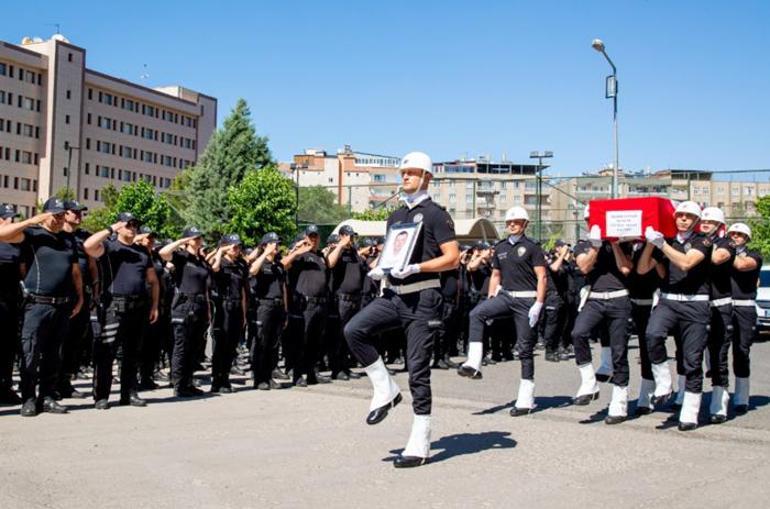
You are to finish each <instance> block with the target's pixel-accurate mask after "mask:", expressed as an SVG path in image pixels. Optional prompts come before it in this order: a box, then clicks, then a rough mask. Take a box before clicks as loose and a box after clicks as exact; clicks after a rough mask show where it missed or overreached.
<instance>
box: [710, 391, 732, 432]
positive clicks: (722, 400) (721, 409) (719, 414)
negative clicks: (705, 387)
mask: <svg viewBox="0 0 770 509" xmlns="http://www.w3.org/2000/svg"><path fill="white" fill-rule="evenodd" d="M729 402H730V393H728V392H727V388H726V387H720V386H716V387H714V388H713V389H712V390H711V405H710V406H709V414H711V423H712V424H720V423H723V422H725V421H726V420H727V404H728V403H729Z"/></svg>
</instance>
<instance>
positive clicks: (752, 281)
mask: <svg viewBox="0 0 770 509" xmlns="http://www.w3.org/2000/svg"><path fill="white" fill-rule="evenodd" d="M727 234H728V235H729V236H730V239H732V241H733V243H734V244H735V245H736V249H735V250H736V256H735V260H734V261H733V267H732V268H733V270H732V272H731V280H732V297H733V315H734V321H733V324H734V328H733V345H734V346H733V374H734V375H735V393H734V394H733V408H734V409H735V413H736V414H744V413H746V411H747V410H748V408H749V377H750V375H751V363H750V358H749V353H750V351H751V344H752V343H753V342H754V340H755V339H756V336H757V308H756V302H755V299H756V298H757V283H758V282H759V272H760V270H761V268H762V256H761V255H760V254H759V253H758V252H757V251H754V250H751V249H748V248H747V247H746V244H747V243H748V242H749V241H750V240H751V228H749V227H748V225H746V224H744V223H735V224H734V225H732V226H730V228H729V229H728V230H727ZM728 348H729V345H728ZM727 354H728V351H727V348H725V349H723V350H722V353H721V355H722V357H723V358H721V359H720V363H723V364H727ZM712 369H713V368H712Z"/></svg>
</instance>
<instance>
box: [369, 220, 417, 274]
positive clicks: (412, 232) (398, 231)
mask: <svg viewBox="0 0 770 509" xmlns="http://www.w3.org/2000/svg"><path fill="white" fill-rule="evenodd" d="M421 228H422V223H398V224H394V225H393V226H391V227H390V230H389V231H388V236H387V237H386V238H385V246H384V247H383V248H382V255H381V256H380V261H379V263H378V264H377V266H378V267H379V268H381V269H383V270H384V271H385V272H388V271H390V270H392V269H403V268H404V267H405V266H406V265H407V264H408V263H409V260H410V259H411V258H412V252H413V251H414V246H415V244H416V243H417V237H418V236H419V235H420V229H421Z"/></svg>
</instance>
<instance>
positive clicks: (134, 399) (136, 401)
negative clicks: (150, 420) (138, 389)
mask: <svg viewBox="0 0 770 509" xmlns="http://www.w3.org/2000/svg"><path fill="white" fill-rule="evenodd" d="M119 404H120V406H129V405H130V406H140V407H141V406H147V401H145V400H143V399H142V398H140V397H139V394H137V393H135V392H132V393H131V395H130V396H129V397H127V398H120V403H119Z"/></svg>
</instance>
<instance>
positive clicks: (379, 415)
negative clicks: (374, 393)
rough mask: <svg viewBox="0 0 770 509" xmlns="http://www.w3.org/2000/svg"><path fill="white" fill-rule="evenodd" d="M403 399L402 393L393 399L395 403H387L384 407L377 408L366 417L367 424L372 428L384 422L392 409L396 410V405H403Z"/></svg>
mask: <svg viewBox="0 0 770 509" xmlns="http://www.w3.org/2000/svg"><path fill="white" fill-rule="evenodd" d="M402 399H403V397H402V396H401V393H398V394H396V397H395V398H393V401H391V402H390V403H386V404H384V405H382V406H381V407H379V408H375V409H374V410H372V411H371V412H369V415H367V416H366V424H369V425H370V426H372V425H374V424H377V423H379V422H382V420H383V419H385V417H387V416H388V411H389V410H390V409H391V408H396V405H398V404H399V403H401V400H402Z"/></svg>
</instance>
